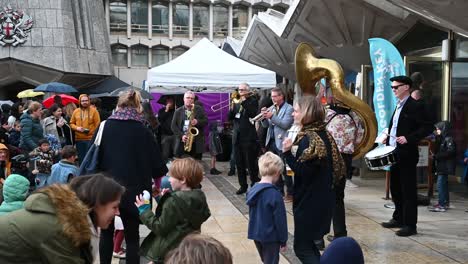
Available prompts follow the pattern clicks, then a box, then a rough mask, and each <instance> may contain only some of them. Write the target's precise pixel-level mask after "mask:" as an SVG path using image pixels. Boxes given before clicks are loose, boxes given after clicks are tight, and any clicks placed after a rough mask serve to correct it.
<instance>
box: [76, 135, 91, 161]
mask: <svg viewBox="0 0 468 264" xmlns="http://www.w3.org/2000/svg"><path fill="white" fill-rule="evenodd" d="M89 142H91V141H90V140H82V141H76V151H77V152H78V160H79V162H80V163H81V161H82V160H83V159H84V158H85V156H86V152H88V148H89Z"/></svg>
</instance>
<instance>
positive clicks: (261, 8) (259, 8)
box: [252, 5, 268, 15]
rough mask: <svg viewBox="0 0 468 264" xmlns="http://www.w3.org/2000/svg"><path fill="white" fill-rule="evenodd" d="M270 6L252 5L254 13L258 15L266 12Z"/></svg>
mask: <svg viewBox="0 0 468 264" xmlns="http://www.w3.org/2000/svg"><path fill="white" fill-rule="evenodd" d="M267 9H268V8H266V7H264V6H261V5H254V6H253V7H252V15H258V13H260V12H266V11H267Z"/></svg>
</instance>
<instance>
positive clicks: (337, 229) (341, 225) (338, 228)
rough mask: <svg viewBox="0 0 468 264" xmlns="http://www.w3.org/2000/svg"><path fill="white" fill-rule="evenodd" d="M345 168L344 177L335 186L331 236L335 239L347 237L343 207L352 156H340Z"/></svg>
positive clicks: (350, 172) (350, 171)
mask: <svg viewBox="0 0 468 264" xmlns="http://www.w3.org/2000/svg"><path fill="white" fill-rule="evenodd" d="M341 156H342V157H343V160H344V163H345V166H346V177H343V178H341V180H340V182H339V183H338V184H337V185H336V186H335V193H336V200H335V210H334V211H333V234H334V236H335V237H342V236H347V235H348V231H347V230H346V212H345V205H344V196H345V186H346V179H347V176H348V175H349V174H352V170H353V168H352V165H351V163H352V161H353V155H352V154H343V153H342V154H341Z"/></svg>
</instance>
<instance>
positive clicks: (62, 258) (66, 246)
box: [0, 185, 92, 264]
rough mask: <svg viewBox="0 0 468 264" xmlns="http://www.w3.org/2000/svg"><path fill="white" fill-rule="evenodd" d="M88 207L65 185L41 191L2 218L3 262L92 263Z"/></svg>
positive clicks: (1, 248)
mask: <svg viewBox="0 0 468 264" xmlns="http://www.w3.org/2000/svg"><path fill="white" fill-rule="evenodd" d="M88 213H89V210H88V208H87V207H86V206H85V205H84V204H83V203H82V202H81V201H80V200H79V199H78V197H77V196H76V194H75V193H74V192H73V191H72V190H71V189H70V188H69V187H68V186H66V185H52V186H49V187H46V188H43V189H40V190H39V191H37V192H36V193H33V194H32V195H31V196H29V197H28V199H26V202H25V204H24V209H21V210H18V211H15V212H12V213H9V214H7V215H4V216H1V217H0V234H2V237H1V239H0V259H1V260H2V263H28V264H36V263H37V264H39V263H49V264H51V263H57V264H59V263H60V264H61V263H67V264H75V263H76V264H78V263H79V264H82V263H92V256H91V251H90V241H91V236H92V232H91V226H90V222H89V220H88V219H89V217H88Z"/></svg>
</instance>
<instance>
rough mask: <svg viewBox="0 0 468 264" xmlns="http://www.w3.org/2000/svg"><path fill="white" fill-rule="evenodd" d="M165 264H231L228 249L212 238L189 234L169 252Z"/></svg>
mask: <svg viewBox="0 0 468 264" xmlns="http://www.w3.org/2000/svg"><path fill="white" fill-rule="evenodd" d="M165 263H166V264H198V263H223V264H232V255H231V252H230V251H229V249H228V248H226V247H225V246H224V245H223V244H222V243H221V242H219V241H218V240H216V239H215V238H213V237H210V236H207V235H202V234H197V233H195V234H191V235H188V236H186V237H185V238H184V240H182V242H181V243H180V245H179V246H178V247H177V248H175V249H174V250H172V251H171V252H169V254H168V256H167V258H166V261H165Z"/></svg>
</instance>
